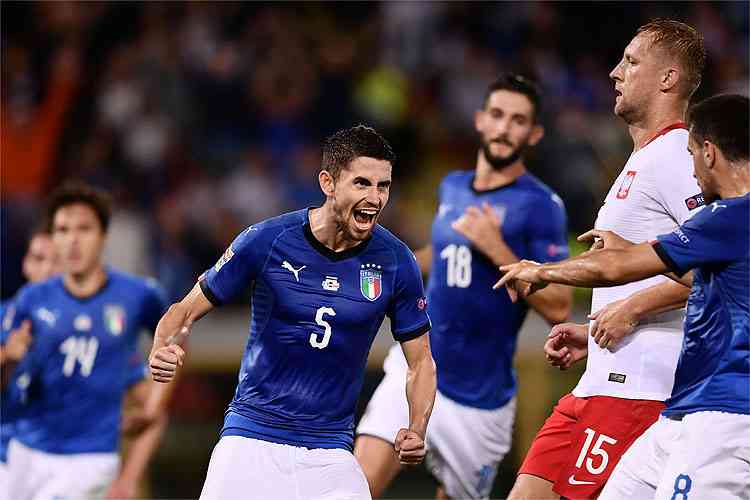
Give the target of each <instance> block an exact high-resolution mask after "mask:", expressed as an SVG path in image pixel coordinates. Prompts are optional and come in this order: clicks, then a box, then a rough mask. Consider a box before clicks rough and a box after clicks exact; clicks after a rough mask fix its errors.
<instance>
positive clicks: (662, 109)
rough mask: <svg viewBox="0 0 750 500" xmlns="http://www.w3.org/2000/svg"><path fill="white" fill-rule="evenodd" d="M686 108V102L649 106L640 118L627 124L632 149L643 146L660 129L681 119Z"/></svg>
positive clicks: (635, 149)
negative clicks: (631, 140) (644, 114)
mask: <svg viewBox="0 0 750 500" xmlns="http://www.w3.org/2000/svg"><path fill="white" fill-rule="evenodd" d="M686 109H687V104H684V105H683V104H677V105H676V104H674V103H669V104H668V105H667V104H664V105H658V104H656V105H654V106H651V107H650V108H649V111H648V113H647V114H646V116H644V117H643V119H642V120H640V121H638V122H636V123H631V124H629V125H628V130H629V132H630V137H631V138H632V139H633V151H638V150H639V149H641V148H642V147H644V146H645V145H646V144H648V143H649V142H650V141H651V140H653V138H654V136H656V135H657V134H658V133H659V132H660V131H662V130H664V129H665V128H667V127H669V126H670V125H674V124H675V123H679V122H681V121H683V120H684V119H685V110H686Z"/></svg>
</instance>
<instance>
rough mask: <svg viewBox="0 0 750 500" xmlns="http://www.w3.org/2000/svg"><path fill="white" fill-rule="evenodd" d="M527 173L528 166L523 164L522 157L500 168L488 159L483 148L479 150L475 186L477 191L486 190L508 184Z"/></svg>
mask: <svg viewBox="0 0 750 500" xmlns="http://www.w3.org/2000/svg"><path fill="white" fill-rule="evenodd" d="M525 173H526V167H525V166H524V164H523V159H522V158H519V159H518V160H517V161H516V162H514V163H512V164H510V165H508V166H507V167H505V168H502V169H499V170H498V169H496V168H494V167H493V166H492V165H491V164H490V162H488V161H487V159H486V158H485V157H484V154H483V153H482V150H479V153H478V155H477V168H476V175H475V176H474V184H473V187H474V189H476V190H477V191H486V190H489V189H495V188H499V187H502V186H507V185H508V184H511V183H512V182H513V181H515V180H516V179H518V178H519V177H520V176H522V175H523V174H525Z"/></svg>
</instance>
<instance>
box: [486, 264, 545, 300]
mask: <svg viewBox="0 0 750 500" xmlns="http://www.w3.org/2000/svg"><path fill="white" fill-rule="evenodd" d="M541 268H542V265H541V264H539V263H538V262H534V261H533V260H522V261H520V262H516V263H514V264H508V265H505V266H500V271H502V272H503V273H505V274H504V275H503V277H502V278H500V280H499V281H498V282H497V283H495V285H494V286H493V287H492V288H493V290H497V289H498V288H500V287H502V286H505V288H506V290H508V295H510V300H512V301H513V302H517V301H518V299H525V298H526V297H528V296H529V295H531V294H532V293H534V292H536V291H538V290H541V289H542V288H544V287H546V286H547V285H548V283H547V282H545V281H544V280H542V278H541V277H540V271H541Z"/></svg>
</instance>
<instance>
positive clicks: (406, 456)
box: [395, 334, 437, 464]
mask: <svg viewBox="0 0 750 500" xmlns="http://www.w3.org/2000/svg"><path fill="white" fill-rule="evenodd" d="M401 349H402V350H403V351H404V356H405V357H406V362H407V364H408V365H409V368H408V371H407V372H406V399H407V401H408V402H409V428H408V429H401V430H400V431H399V432H398V434H397V435H396V442H395V448H396V452H397V453H398V454H399V457H398V458H399V461H400V462H401V463H402V464H418V463H420V462H422V460H423V459H424V456H425V452H426V450H425V445H424V439H425V434H426V432H427V423H428V422H429V420H430V415H431V414H432V405H433V404H434V403H435V391H436V390H437V377H436V371H435V361H434V360H433V359H432V352H431V350H430V340H429V335H427V334H424V335H421V336H419V337H417V338H415V339H412V340H407V341H405V342H402V343H401Z"/></svg>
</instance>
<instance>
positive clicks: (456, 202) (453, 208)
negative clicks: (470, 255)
mask: <svg viewBox="0 0 750 500" xmlns="http://www.w3.org/2000/svg"><path fill="white" fill-rule="evenodd" d="M485 204H486V205H487V206H488V207H489V209H490V210H491V211H492V213H493V214H494V215H495V217H496V218H497V220H499V221H500V228H498V231H500V232H501V233H502V235H503V239H504V240H505V241H506V242H507V243H511V244H512V243H520V242H522V241H523V240H524V238H525V232H524V225H525V220H526V217H525V216H524V211H525V208H524V205H523V200H521V199H520V198H519V197H514V196H494V197H493V196H468V195H462V194H455V195H452V196H451V195H450V193H449V194H448V195H447V196H445V198H444V199H443V200H441V202H440V204H439V205H438V210H437V213H436V214H435V218H434V220H433V224H432V244H433V247H435V248H444V247H446V246H448V245H451V244H454V245H467V244H470V241H469V239H468V238H467V237H466V236H464V235H463V234H462V233H461V232H460V231H457V230H456V229H455V228H454V227H453V225H454V223H455V222H458V221H460V220H469V221H471V220H473V219H472V218H471V217H470V216H469V215H468V214H467V211H468V210H469V209H470V207H475V208H477V209H479V210H484V209H483V206H484V205H485ZM462 218H463V219H462Z"/></svg>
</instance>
